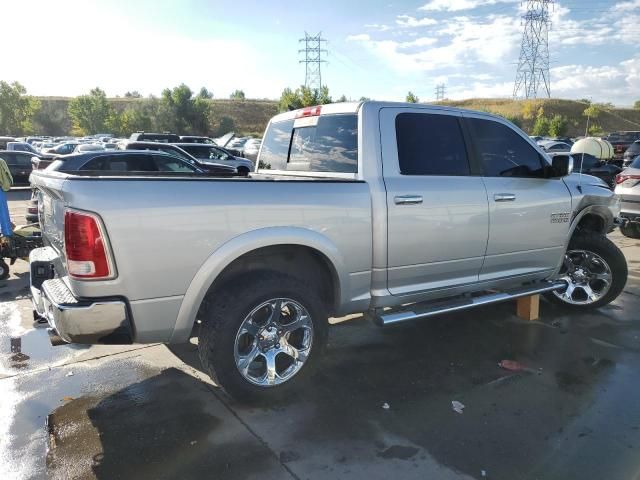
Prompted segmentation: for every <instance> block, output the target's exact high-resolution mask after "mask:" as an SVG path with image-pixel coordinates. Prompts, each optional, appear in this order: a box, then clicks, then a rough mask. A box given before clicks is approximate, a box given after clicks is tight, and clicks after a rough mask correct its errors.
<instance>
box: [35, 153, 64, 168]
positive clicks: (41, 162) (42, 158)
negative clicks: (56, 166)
mask: <svg viewBox="0 0 640 480" xmlns="http://www.w3.org/2000/svg"><path fill="white" fill-rule="evenodd" d="M57 156H58V155H54V154H50V153H40V154H38V155H32V156H31V168H32V169H33V170H44V169H45V168H47V167H48V166H49V165H51V163H53V161H54V160H55V158H56V157H57Z"/></svg>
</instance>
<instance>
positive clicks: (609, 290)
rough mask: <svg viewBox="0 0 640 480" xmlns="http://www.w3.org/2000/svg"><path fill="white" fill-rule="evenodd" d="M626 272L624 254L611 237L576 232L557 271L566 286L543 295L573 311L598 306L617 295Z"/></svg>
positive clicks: (625, 281) (610, 300)
mask: <svg viewBox="0 0 640 480" xmlns="http://www.w3.org/2000/svg"><path fill="white" fill-rule="evenodd" d="M627 274H628V270H627V261H626V259H625V257H624V254H623V253H622V251H621V250H620V249H619V248H618V247H617V246H616V245H615V244H614V243H613V242H612V241H611V240H609V239H608V238H607V237H606V236H604V235H600V234H598V233H581V234H577V235H575V236H574V237H573V238H572V239H571V241H570V242H569V248H568V249H567V253H566V254H565V260H564V264H563V267H562V268H561V270H560V273H559V277H560V278H559V279H560V280H562V281H564V282H565V283H566V284H567V287H566V288H563V289H561V290H556V291H554V292H551V293H549V294H547V298H548V299H549V300H551V301H553V302H554V303H558V304H561V305H564V306H566V307H569V308H572V309H574V310H591V309H595V308H599V307H602V306H604V305H607V304H609V303H611V302H612V301H614V300H615V299H616V298H618V295H620V293H621V292H622V290H623V289H624V286H625V284H626V283H627Z"/></svg>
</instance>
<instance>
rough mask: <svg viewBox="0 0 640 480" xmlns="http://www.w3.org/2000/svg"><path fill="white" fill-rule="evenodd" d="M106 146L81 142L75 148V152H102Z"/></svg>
mask: <svg viewBox="0 0 640 480" xmlns="http://www.w3.org/2000/svg"><path fill="white" fill-rule="evenodd" d="M104 150H105V148H104V146H103V145H99V144H97V143H81V144H79V145H77V146H76V148H75V149H74V150H73V151H74V153H86V152H102V151H104Z"/></svg>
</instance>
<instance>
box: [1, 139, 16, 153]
mask: <svg viewBox="0 0 640 480" xmlns="http://www.w3.org/2000/svg"><path fill="white" fill-rule="evenodd" d="M15 141H16V139H15V138H14V137H0V150H6V149H7V143H9V142H15Z"/></svg>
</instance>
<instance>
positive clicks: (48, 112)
mask: <svg viewBox="0 0 640 480" xmlns="http://www.w3.org/2000/svg"><path fill="white" fill-rule="evenodd" d="M60 103H61V102H59V101H56V100H50V99H45V100H42V101H40V108H39V109H38V111H37V112H36V113H35V115H34V117H33V125H34V128H33V130H34V131H35V132H38V133H41V134H43V135H54V136H61V135H66V134H68V133H69V131H70V130H71V123H70V120H69V114H68V113H67V110H66V109H65V108H60Z"/></svg>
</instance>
